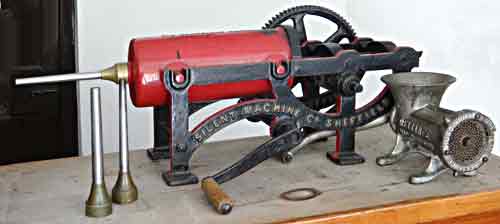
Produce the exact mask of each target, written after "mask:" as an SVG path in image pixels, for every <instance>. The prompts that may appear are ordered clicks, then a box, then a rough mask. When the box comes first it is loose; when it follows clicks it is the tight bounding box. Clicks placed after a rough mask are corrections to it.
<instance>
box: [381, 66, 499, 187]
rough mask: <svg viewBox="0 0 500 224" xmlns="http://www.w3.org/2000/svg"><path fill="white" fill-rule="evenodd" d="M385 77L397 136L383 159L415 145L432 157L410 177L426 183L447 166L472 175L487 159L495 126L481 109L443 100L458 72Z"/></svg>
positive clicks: (385, 162) (397, 156) (392, 158)
mask: <svg viewBox="0 0 500 224" xmlns="http://www.w3.org/2000/svg"><path fill="white" fill-rule="evenodd" d="M382 80H383V81H384V82H385V83H386V84H387V85H389V86H390V88H391V92H392V94H393V96H394V101H395V109H394V111H393V114H392V116H391V121H390V125H391V128H392V129H393V130H394V132H395V133H396V135H397V137H396V144H395V146H394V148H393V149H392V151H391V152H390V153H389V154H387V155H385V156H382V157H379V158H377V163H378V164H379V165H382V166H385V165H390V164H393V163H395V162H397V161H400V160H401V159H402V158H404V156H405V155H406V154H408V152H410V151H412V150H415V151H416V152H420V153H421V154H424V155H426V156H428V157H429V158H430V159H431V160H430V162H429V165H428V167H427V168H426V169H425V170H424V171H423V172H422V173H420V174H417V175H413V176H411V177H410V183H413V184H422V183H426V182H429V181H431V180H433V179H434V178H436V177H437V176H438V175H439V174H441V173H443V172H444V171H445V170H447V169H451V170H452V171H454V173H455V174H457V175H459V174H461V175H467V176H469V175H474V173H475V171H476V170H477V169H478V168H480V167H481V166H482V165H483V164H484V163H485V162H487V161H488V157H489V156H490V154H491V151H492V149H493V141H494V132H495V126H494V125H493V122H492V121H491V119H490V118H488V117H486V116H485V115H483V114H481V113H479V112H477V111H473V110H461V111H451V110H448V109H445V108H442V107H440V106H439V104H440V102H441V98H442V96H443V94H444V93H445V91H446V89H447V88H448V86H450V85H451V84H452V83H453V82H455V80H456V79H455V78H454V77H452V76H449V75H445V74H438V73H426V72H414V73H399V74H391V75H386V76H384V77H382Z"/></svg>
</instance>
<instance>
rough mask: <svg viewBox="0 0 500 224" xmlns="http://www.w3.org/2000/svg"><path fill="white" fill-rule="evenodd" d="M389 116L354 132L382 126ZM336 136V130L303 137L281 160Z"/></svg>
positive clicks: (288, 158) (289, 159)
mask: <svg viewBox="0 0 500 224" xmlns="http://www.w3.org/2000/svg"><path fill="white" fill-rule="evenodd" d="M389 114H390V113H389ZM389 114H387V115H385V116H382V117H379V118H377V119H375V120H373V121H372V122H370V123H368V124H365V125H363V126H361V127H359V128H356V131H363V130H367V129H371V128H375V127H378V126H381V125H384V124H385V123H387V122H388V121H389V117H390V116H389ZM336 134H337V131H336V130H327V131H318V132H315V133H312V134H310V135H309V136H307V137H305V138H304V139H303V140H302V142H300V144H298V145H297V146H295V147H293V148H292V149H290V150H289V151H288V152H286V155H283V156H284V157H282V160H283V161H284V162H290V161H291V159H292V158H293V156H294V155H295V154H296V153H297V152H298V151H300V150H301V149H302V148H304V147H305V146H306V145H308V144H310V143H312V142H314V141H316V140H319V139H322V138H328V137H331V136H335V135H336Z"/></svg>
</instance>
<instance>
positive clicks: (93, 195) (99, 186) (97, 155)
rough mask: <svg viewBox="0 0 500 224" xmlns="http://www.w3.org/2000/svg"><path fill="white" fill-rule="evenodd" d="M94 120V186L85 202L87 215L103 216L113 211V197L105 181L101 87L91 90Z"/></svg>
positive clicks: (92, 117)
mask: <svg viewBox="0 0 500 224" xmlns="http://www.w3.org/2000/svg"><path fill="white" fill-rule="evenodd" d="M90 93H91V97H90V101H91V120H92V127H91V129H92V187H91V190H90V195H89V197H88V199H87V201H86V203H85V215H86V216H89V217H103V216H107V215H110V214H111V213H112V209H113V208H112V204H111V199H110V197H109V194H108V190H107V188H106V184H105V182H104V161H103V149H102V126H101V95H100V91H99V88H92V89H91V90H90Z"/></svg>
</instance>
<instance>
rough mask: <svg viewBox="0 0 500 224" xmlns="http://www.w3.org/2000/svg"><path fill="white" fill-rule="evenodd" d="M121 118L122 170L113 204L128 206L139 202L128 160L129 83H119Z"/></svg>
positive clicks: (122, 81)
mask: <svg viewBox="0 0 500 224" xmlns="http://www.w3.org/2000/svg"><path fill="white" fill-rule="evenodd" d="M118 95H119V103H118V104H119V109H120V111H119V117H120V125H119V129H120V170H119V172H118V178H117V179H116V183H115V186H114V187H113V191H112V198H113V202H114V203H117V204H128V203H132V202H134V201H136V200H137V187H136V186H135V184H134V181H133V180H132V176H131V175H130V168H129V158H128V128H127V82H126V81H125V80H123V79H122V80H120V81H119V94H118Z"/></svg>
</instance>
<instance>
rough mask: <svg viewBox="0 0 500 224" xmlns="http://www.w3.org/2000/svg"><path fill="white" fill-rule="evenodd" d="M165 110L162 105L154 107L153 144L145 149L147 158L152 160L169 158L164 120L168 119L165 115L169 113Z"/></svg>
mask: <svg viewBox="0 0 500 224" xmlns="http://www.w3.org/2000/svg"><path fill="white" fill-rule="evenodd" d="M167 111H168V110H167V109H166V108H165V107H164V106H162V107H155V108H154V112H153V121H154V146H153V148H150V149H148V150H147V151H146V152H147V155H148V157H149V159H151V160H152V161H157V160H163V159H169V158H170V150H169V148H168V139H167V136H168V135H167V133H166V132H167V131H166V125H167V124H166V120H168V118H167V117H168V116H170V114H169V113H167ZM165 118H167V119H165Z"/></svg>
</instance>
